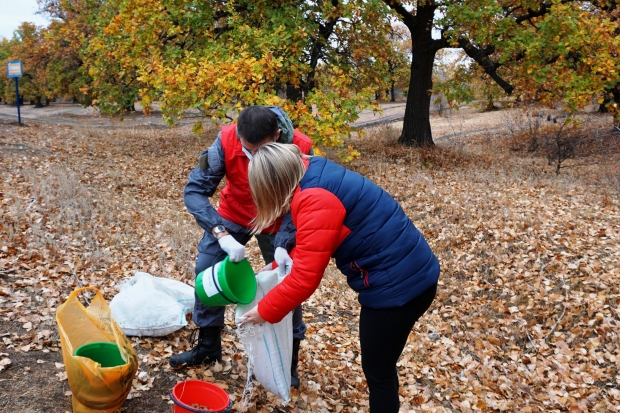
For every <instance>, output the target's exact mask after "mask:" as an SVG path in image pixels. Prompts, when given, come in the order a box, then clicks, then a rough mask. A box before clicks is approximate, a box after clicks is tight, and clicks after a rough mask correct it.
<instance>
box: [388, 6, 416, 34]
mask: <svg viewBox="0 0 620 413" xmlns="http://www.w3.org/2000/svg"><path fill="white" fill-rule="evenodd" d="M383 2H384V3H385V4H387V5H388V7H389V8H390V9H392V10H394V11H395V12H396V13H398V14H399V15H400V17H402V18H403V23H405V26H407V27H408V28H409V30H410V31H413V30H414V29H415V28H417V26H418V23H417V21H416V19H415V15H413V14H411V12H410V11H408V10H407V9H406V8H405V7H404V6H403V5H402V4H400V2H397V1H390V0H383Z"/></svg>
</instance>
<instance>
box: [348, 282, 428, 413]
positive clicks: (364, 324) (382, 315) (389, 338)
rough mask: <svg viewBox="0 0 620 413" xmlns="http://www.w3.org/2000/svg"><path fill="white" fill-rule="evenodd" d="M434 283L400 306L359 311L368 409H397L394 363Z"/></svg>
mask: <svg viewBox="0 0 620 413" xmlns="http://www.w3.org/2000/svg"><path fill="white" fill-rule="evenodd" d="M436 292H437V284H435V285H433V286H432V287H430V288H429V289H427V290H426V291H425V292H423V293H422V294H421V295H420V296H418V297H416V298H414V299H413V300H411V301H409V302H408V303H407V304H405V305H404V306H402V307H394V308H385V309H379V310H377V309H372V308H368V307H362V310H361V313H360V324H359V330H360V347H361V350H362V369H363V370H364V375H365V376H366V381H367V383H368V390H369V392H370V412H371V413H398V410H399V408H400V402H399V400H398V373H397V371H396V363H397V362H398V359H399V357H400V355H401V354H402V352H403V349H404V348H405V345H406V344H407V338H408V337H409V333H410V332H411V329H412V328H413V325H414V324H415V322H416V321H418V319H419V318H420V317H421V316H422V314H424V313H425V312H426V310H428V308H429V307H430V305H431V303H432V302H433V299H434V298H435V294H436Z"/></svg>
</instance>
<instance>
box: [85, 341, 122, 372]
mask: <svg viewBox="0 0 620 413" xmlns="http://www.w3.org/2000/svg"><path fill="white" fill-rule="evenodd" d="M73 355H74V356H80V357H87V358H89V359H91V360H94V361H96V362H97V363H99V364H101V367H118V366H123V365H125V364H127V362H126V361H125V360H123V357H122V356H121V352H120V350H119V349H118V346H117V345H116V343H108V342H105V341H96V342H94V343H88V344H84V345H83V346H80V347H78V348H77V349H76V350H75V352H74V353H73Z"/></svg>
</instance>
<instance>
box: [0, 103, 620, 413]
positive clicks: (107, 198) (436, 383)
mask: <svg viewBox="0 0 620 413" xmlns="http://www.w3.org/2000/svg"><path fill="white" fill-rule="evenodd" d="M459 116H460V117H461V120H459V121H458V123H457V122H456V121H455V122H453V123H452V124H448V125H447V126H445V129H441V128H442V126H441V125H442V122H443V123H445V118H436V119H434V120H433V124H434V128H435V129H434V133H435V136H441V135H444V136H445V135H447V134H450V133H451V134H452V136H456V137H453V138H452V139H439V140H438V142H439V145H438V146H439V147H438V148H435V149H433V150H430V151H428V150H424V151H422V150H416V149H408V148H403V147H399V146H398V145H396V144H395V139H396V136H397V133H396V132H395V131H394V130H393V129H391V128H389V127H382V128H377V129H374V130H372V131H370V132H369V133H368V135H367V136H366V137H363V138H356V139H352V140H351V143H352V144H353V145H355V146H356V147H357V148H358V149H359V150H360V151H361V152H362V153H363V157H362V158H361V159H359V160H356V161H354V162H352V163H351V164H349V167H350V168H352V169H354V170H356V171H358V172H360V173H362V174H364V175H365V176H368V177H369V178H371V179H373V180H374V181H375V182H377V183H378V184H379V185H381V186H382V187H383V188H385V189H386V190H388V191H389V192H390V193H391V194H392V195H393V196H394V197H395V198H396V199H397V200H398V201H399V202H400V203H401V204H402V205H403V208H404V209H405V211H406V212H407V214H408V215H409V216H410V217H411V218H412V219H413V221H414V222H415V223H416V225H417V226H418V227H419V228H420V230H421V231H423V233H424V235H425V236H426V238H427V240H428V241H429V243H430V244H431V246H432V248H433V250H434V251H435V252H436V254H437V255H438V257H439V259H440V261H441V264H442V275H441V279H440V288H439V293H438V296H437V298H436V301H435V303H434V304H433V306H432V307H431V310H430V312H429V313H427V314H426V315H425V316H424V317H423V318H422V319H421V320H420V322H419V323H418V324H417V325H416V327H415V329H414V331H413V332H412V333H411V336H410V340H409V343H408V345H407V348H406V350H405V352H404V354H403V356H402V358H401V360H400V362H399V374H400V378H401V399H402V409H401V410H402V411H403V412H421V411H430V412H470V411H471V412H474V411H482V412H506V411H510V412H591V411H596V412H617V411H620V391H619V390H618V388H619V387H620V372H619V371H618V367H619V365H620V350H619V347H618V346H619V341H618V334H619V325H618V323H619V318H620V311H619V310H618V305H619V304H620V291H619V284H620V269H619V265H618V263H619V261H620V219H619V218H620V205H619V201H618V198H619V196H620V185H619V183H618V175H619V171H620V169H619V161H618V159H617V158H609V157H607V158H605V159H600V160H599V161H600V162H599V164H598V165H590V166H587V167H582V168H575V169H569V170H567V172H566V173H563V174H562V175H560V176H559V177H556V176H555V174H554V173H553V168H552V167H549V166H548V165H547V162H546V160H545V159H541V158H536V157H531V156H526V155H523V154H515V153H514V152H512V151H511V150H510V139H507V138H508V137H509V136H512V135H511V131H510V127H511V125H513V126H514V125H515V124H520V122H521V121H520V120H518V119H517V118H518V116H519V115H515V114H514V113H512V114H511V113H506V114H504V115H499V114H497V113H495V114H493V115H489V117H487V123H486V124H484V125H483V126H480V125H479V124H475V125H474V123H475V122H474V123H472V122H470V120H475V119H479V118H478V115H477V114H474V113H469V114H461V115H459ZM498 116H499V117H498ZM501 116H504V117H503V118H502V117H501ZM511 122H513V123H511ZM483 123H484V122H483ZM470 124H471V125H473V126H470V127H468V126H467V125H470ZM455 125H456V126H455ZM459 125H460V126H459ZM437 128H439V129H437ZM459 128H460V129H459ZM457 129H458V130H457ZM484 130H486V132H484V133H483V132H481V131H484ZM442 131H443V132H442ZM472 131H474V132H477V135H472ZM457 132H458V133H457ZM461 132H462V133H461ZM215 134H216V131H215V130H210V131H208V132H206V133H204V134H203V135H201V136H195V135H192V133H191V132H190V130H189V129H188V128H186V127H183V128H177V129H171V130H140V129H136V128H117V129H108V130H104V129H92V128H86V127H79V126H76V127H70V126H57V125H45V124H36V123H32V124H30V126H28V127H20V128H18V127H16V126H13V125H11V124H8V123H6V122H5V123H3V124H0V154H1V155H0V156H1V164H0V165H1V169H0V176H1V179H2V181H1V186H0V210H1V212H2V218H1V220H0V385H1V387H2V389H3V391H2V392H1V393H0V411H19V412H65V411H71V397H70V392H69V390H70V389H69V388H68V385H67V381H66V375H65V373H64V367H63V366H62V357H61V354H60V351H59V340H58V333H57V329H56V324H55V317H54V315H55V309H56V308H57V307H58V305H60V304H61V303H62V302H63V301H64V300H65V299H66V297H67V296H68V294H69V293H70V292H71V291H72V290H73V289H74V288H76V287H78V285H79V284H82V285H92V286H96V287H98V288H99V289H100V290H101V291H102V292H103V294H104V295H105V297H106V298H107V299H108V300H109V299H111V298H112V297H113V296H114V294H116V292H117V290H116V286H117V285H118V284H119V283H120V282H121V281H122V280H124V279H126V278H128V277H130V276H131V275H132V274H133V272H134V271H136V270H140V271H147V272H150V273H151V274H153V275H157V276H165V277H171V278H174V279H177V280H182V281H185V282H188V283H192V278H193V268H192V264H193V258H194V254H195V244H196V243H197V241H198V240H199V238H200V236H201V232H200V231H199V229H198V226H197V225H196V224H195V222H194V220H193V218H192V217H191V216H190V215H188V214H187V213H186V212H185V208H184V205H183V201H182V190H183V186H184V184H185V181H186V177H187V174H188V173H189V171H190V170H191V169H192V168H193V167H194V165H195V164H196V159H197V156H198V154H199V152H200V151H201V150H202V149H203V148H205V147H207V146H208V145H209V144H210V142H212V140H213V139H214V137H215ZM513 135H514V134H513ZM511 139H518V138H515V137H514V136H513V137H512V138H511ZM328 155H329V154H328ZM249 251H250V260H251V262H252V265H253V266H254V268H256V269H258V268H259V267H260V266H261V265H262V262H261V259H260V254H259V251H258V248H257V246H256V244H255V243H252V244H251V245H250V249H249ZM358 311H359V306H358V304H357V302H356V297H355V294H354V293H353V292H352V291H351V290H350V289H349V288H348V287H347V285H346V283H345V281H344V279H343V277H342V276H340V275H339V274H338V271H337V270H336V269H335V268H333V267H331V266H330V267H329V268H328V270H327V272H326V276H325V278H324V281H323V283H322V284H321V286H320V288H319V290H318V291H317V292H316V293H315V294H314V295H313V296H312V298H311V299H310V300H309V301H308V302H307V303H306V305H305V317H306V321H307V324H308V335H307V340H306V341H305V342H303V343H302V350H301V354H300V358H301V362H300V370H301V371H300V375H301V378H302V386H301V388H300V389H299V391H293V392H292V402H291V404H289V405H288V406H287V407H282V406H281V405H280V404H279V400H277V399H275V398H274V397H273V396H272V395H270V394H268V393H266V392H265V391H264V390H263V389H262V388H261V387H260V386H256V387H255V388H254V389H253V392H252V395H251V398H250V402H251V403H250V405H249V407H247V411H250V412H252V411H253V412H279V411H297V412H310V411H312V412H365V411H368V408H367V406H368V399H367V394H366V391H365V382H364V380H363V374H362V371H361V365H360V353H359V345H358V342H357V315H358ZM226 319H227V326H226V329H225V333H224V342H225V343H224V348H225V356H224V360H223V362H222V363H221V364H217V365H215V366H211V367H204V368H195V369H189V370H182V371H173V370H170V369H169V368H168V367H167V365H168V358H169V357H170V355H171V354H173V353H176V352H179V351H182V350H185V349H186V348H187V347H188V346H189V343H188V338H189V329H184V330H181V331H178V332H176V333H174V334H171V335H170V336H167V337H163V338H132V342H133V344H134V348H135V349H136V351H137V352H138V353H139V359H140V362H141V363H140V372H141V374H140V375H139V378H138V377H137V378H136V379H135V380H134V383H133V390H132V393H131V398H130V399H129V400H128V401H127V402H126V403H125V405H124V408H123V411H126V412H168V411H170V410H171V406H170V404H169V401H168V395H169V393H170V391H171V389H172V387H173V386H174V384H175V383H176V382H177V381H180V380H185V379H188V378H198V379H201V380H208V381H213V382H216V383H218V384H220V385H221V386H223V387H225V388H226V389H227V391H228V392H229V394H230V395H231V397H232V398H233V400H234V401H235V409H234V410H235V411H238V410H242V408H243V407H244V406H245V405H243V404H242V392H243V389H244V385H245V382H246V374H245V358H244V353H243V349H242V348H241V346H240V344H239V343H238V340H236V332H235V328H234V323H233V308H232V307H231V308H229V312H228V313H227V318H226ZM431 333H432V334H431Z"/></svg>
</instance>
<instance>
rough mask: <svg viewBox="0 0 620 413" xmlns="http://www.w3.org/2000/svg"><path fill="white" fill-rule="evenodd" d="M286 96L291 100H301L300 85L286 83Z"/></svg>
mask: <svg viewBox="0 0 620 413" xmlns="http://www.w3.org/2000/svg"><path fill="white" fill-rule="evenodd" d="M286 98H287V99H288V100H290V101H292V102H299V101H303V91H302V88H301V86H295V85H292V84H290V83H287V84H286Z"/></svg>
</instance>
